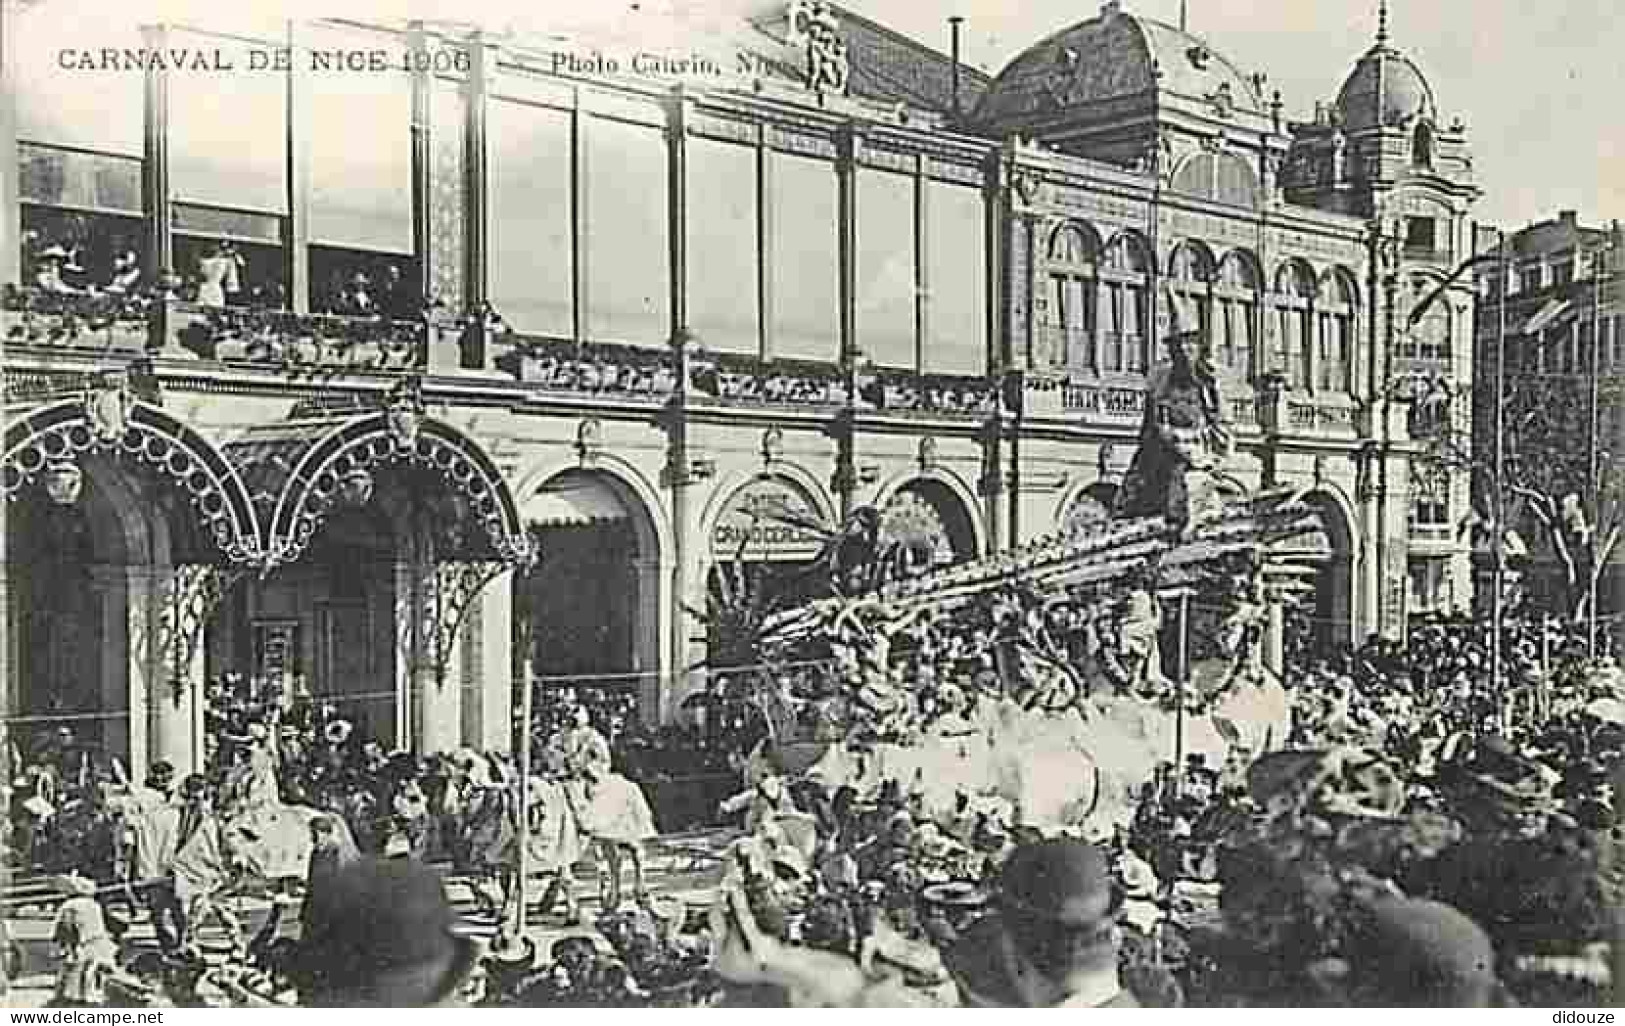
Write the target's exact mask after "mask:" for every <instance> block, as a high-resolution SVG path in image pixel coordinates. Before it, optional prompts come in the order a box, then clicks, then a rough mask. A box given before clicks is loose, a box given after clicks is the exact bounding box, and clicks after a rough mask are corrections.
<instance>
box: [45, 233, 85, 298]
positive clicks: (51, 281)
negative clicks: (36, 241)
mask: <svg viewBox="0 0 1625 1026" xmlns="http://www.w3.org/2000/svg"><path fill="white" fill-rule="evenodd" d="M67 260H68V251H67V250H66V249H64V248H63V247H62V246H60V245H51V246H48V247H46V248H45V249H44V250H43V251H42V252H41V253H40V255H39V257H38V259H37V261H36V264H35V268H34V287H35V288H37V289H39V290H40V291H42V292H54V293H57V294H58V295H73V294H75V293H77V292H78V291H79V290H78V289H76V288H74V287H73V286H72V285H69V284H68V283H67V282H66V281H64V280H63V279H62V270H63V265H64V264H65V263H66V262H67Z"/></svg>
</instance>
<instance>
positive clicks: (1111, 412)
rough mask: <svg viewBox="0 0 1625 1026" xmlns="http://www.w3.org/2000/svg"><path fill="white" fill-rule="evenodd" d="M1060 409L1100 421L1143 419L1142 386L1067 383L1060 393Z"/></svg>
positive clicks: (1143, 396) (1143, 395) (1143, 401)
mask: <svg viewBox="0 0 1625 1026" xmlns="http://www.w3.org/2000/svg"><path fill="white" fill-rule="evenodd" d="M1061 408H1062V410H1064V411H1065V412H1066V413H1068V414H1082V415H1084V416H1085V417H1096V418H1100V419H1103V420H1115V421H1138V420H1140V418H1142V417H1144V416H1145V389H1144V386H1138V387H1135V386H1128V385H1096V384H1081V383H1078V382H1068V383H1067V384H1066V385H1065V386H1064V387H1063V388H1062V390H1061Z"/></svg>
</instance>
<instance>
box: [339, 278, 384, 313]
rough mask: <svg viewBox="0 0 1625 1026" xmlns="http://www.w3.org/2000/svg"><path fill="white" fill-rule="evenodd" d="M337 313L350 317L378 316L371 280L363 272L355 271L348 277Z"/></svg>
mask: <svg viewBox="0 0 1625 1026" xmlns="http://www.w3.org/2000/svg"><path fill="white" fill-rule="evenodd" d="M339 313H342V314H345V315H347V316H350V317H376V316H377V315H378V300H377V297H376V296H374V294H373V287H372V279H371V278H369V277H368V276H367V274H366V272H365V271H357V272H355V274H353V275H351V276H350V283H349V286H348V287H347V288H346V289H345V290H344V299H343V301H342V302H341V303H340V304H339Z"/></svg>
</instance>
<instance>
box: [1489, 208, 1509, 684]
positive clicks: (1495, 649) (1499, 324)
mask: <svg viewBox="0 0 1625 1026" xmlns="http://www.w3.org/2000/svg"><path fill="white" fill-rule="evenodd" d="M1499 234H1500V244H1499V247H1498V248H1499V252H1500V259H1499V260H1498V261H1496V268H1497V273H1498V274H1499V275H1500V282H1499V283H1498V287H1497V289H1496V296H1497V297H1498V301H1497V302H1496V304H1495V317H1496V325H1495V464H1494V480H1493V485H1494V489H1495V594H1494V596H1493V597H1492V601H1493V603H1494V604H1493V605H1492V606H1491V616H1490V619H1491V628H1490V629H1491V631H1492V632H1493V636H1492V637H1491V638H1490V682H1491V686H1492V687H1494V688H1495V689H1496V693H1497V694H1498V695H1500V696H1501V697H1503V698H1504V697H1505V696H1504V693H1503V688H1502V683H1501V621H1502V618H1503V617H1504V616H1505V609H1504V608H1503V606H1504V601H1503V598H1502V596H1503V593H1504V592H1505V591H1506V543H1507V522H1506V512H1507V501H1506V490H1505V487H1504V481H1503V475H1504V473H1505V470H1506V411H1505V409H1504V407H1503V405H1502V402H1503V400H1504V398H1505V381H1506V352H1507V271H1508V268H1507V252H1506V247H1507V236H1506V232H1504V231H1502V232H1500V233H1499Z"/></svg>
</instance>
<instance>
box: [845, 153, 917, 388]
mask: <svg viewBox="0 0 1625 1026" xmlns="http://www.w3.org/2000/svg"><path fill="white" fill-rule="evenodd" d="M857 241H858V267H857V324H858V348H859V349H860V350H862V351H863V353H864V354H865V355H867V356H868V357H869V358H870V359H871V360H873V361H874V362H875V363H876V364H878V365H879V366H882V367H897V368H907V369H909V370H914V369H915V365H916V358H915V345H914V179H912V178H910V177H908V176H906V175H900V174H895V173H892V172H887V171H879V170H875V169H873V168H863V169H861V170H860V171H859V172H858V240H857Z"/></svg>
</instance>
